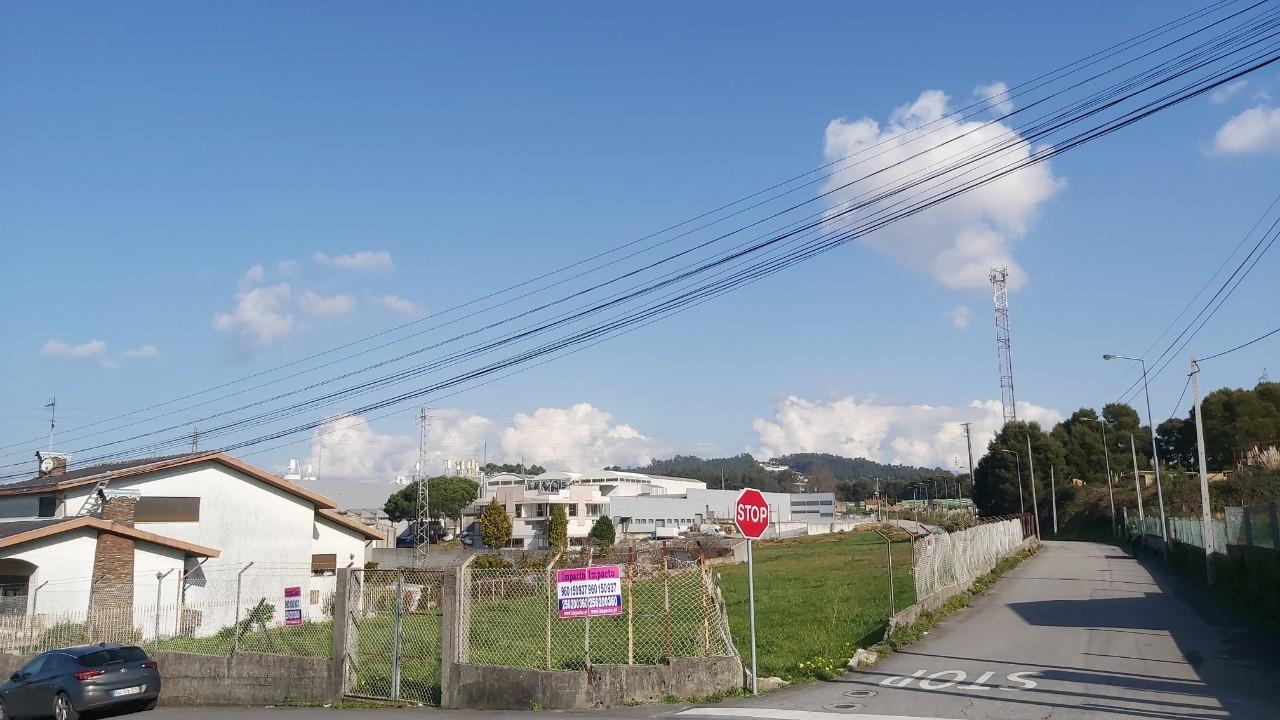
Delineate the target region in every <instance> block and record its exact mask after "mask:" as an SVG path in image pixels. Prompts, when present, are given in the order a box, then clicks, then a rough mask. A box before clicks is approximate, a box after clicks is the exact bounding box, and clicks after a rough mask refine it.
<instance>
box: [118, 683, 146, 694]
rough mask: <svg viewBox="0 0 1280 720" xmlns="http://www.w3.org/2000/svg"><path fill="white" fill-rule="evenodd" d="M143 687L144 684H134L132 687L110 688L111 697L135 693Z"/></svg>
mask: <svg viewBox="0 0 1280 720" xmlns="http://www.w3.org/2000/svg"><path fill="white" fill-rule="evenodd" d="M145 687H146V685H135V686H133V687H127V688H120V689H119V690H112V691H111V697H124V696H125V695H137V694H138V693H140V692H142V690H143V688H145Z"/></svg>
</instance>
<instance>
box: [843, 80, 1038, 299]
mask: <svg viewBox="0 0 1280 720" xmlns="http://www.w3.org/2000/svg"><path fill="white" fill-rule="evenodd" d="M994 86H995V85H992V86H988V87H994ZM948 112H950V107H949V103H948V98H947V96H946V94H945V93H942V92H941V91H938V90H927V91H925V92H923V93H921V94H920V96H919V97H918V98H917V99H916V100H915V101H914V102H912V103H911V104H909V105H904V106H902V107H899V108H897V109H896V110H894V111H893V112H892V113H891V114H890V116H889V120H888V122H887V123H886V124H885V125H884V126H881V125H880V124H879V123H878V122H877V121H876V120H874V119H872V118H869V117H867V118H862V119H860V120H852V121H851V120H847V119H844V118H839V119H836V120H833V121H831V123H830V124H829V125H828V126H827V131H826V139H825V146H824V153H825V155H826V157H827V159H829V160H832V161H836V160H839V159H840V158H844V157H847V156H850V155H853V154H854V153H859V152H861V151H864V150H867V149H868V148H870V147H872V146H876V147H875V150H874V151H870V152H867V153H865V154H863V155H859V156H858V157H857V159H856V160H855V161H853V162H854V163H856V164H852V165H848V166H846V165H845V164H843V163H842V166H841V170H840V171H839V172H837V173H836V174H835V175H834V176H833V177H832V178H831V179H830V180H828V182H827V185H826V189H827V190H833V189H835V188H836V187H839V186H841V185H844V184H846V183H850V182H853V181H854V180H856V179H858V178H861V177H864V176H868V175H870V177H868V178H867V179H865V180H860V181H858V182H854V183H853V184H852V185H850V187H848V188H844V189H842V190H839V191H837V192H836V193H834V194H833V195H832V196H831V205H832V209H833V211H834V210H836V209H838V208H839V207H840V206H841V205H842V203H845V202H848V201H851V200H853V199H854V198H857V197H859V196H861V195H863V194H864V193H868V192H871V191H872V190H873V189H877V188H883V187H884V186H885V185H886V184H889V183H893V184H895V185H896V184H897V183H899V182H902V181H904V180H905V179H906V178H908V176H913V175H914V176H915V177H920V176H923V175H925V174H926V173H928V172H930V169H932V170H937V169H938V168H939V167H945V165H946V163H947V162H948V161H954V158H955V157H956V156H957V155H963V154H966V153H969V154H971V153H974V152H977V151H978V149H979V148H983V147H987V146H995V145H997V144H1001V143H1006V142H1009V143H1010V147H1008V149H1006V150H1004V151H1003V152H1002V153H1000V154H998V155H997V156H996V157H995V158H993V159H991V160H989V161H983V162H984V163H989V164H981V163H980V164H978V165H977V166H973V167H971V173H970V174H969V175H966V176H964V178H957V177H955V176H945V177H943V178H941V179H935V180H932V181H929V182H926V183H923V184H922V185H921V186H919V187H916V188H913V189H911V190H907V191H905V192H904V193H903V194H902V195H898V196H894V198H892V199H891V200H889V201H887V202H896V201H899V200H902V199H903V198H904V197H906V196H916V195H917V194H918V193H919V194H920V195H919V196H920V197H929V196H932V195H934V194H937V193H938V192H942V191H945V190H947V189H950V188H952V187H954V186H955V185H956V184H957V183H961V182H963V181H964V180H966V179H973V178H974V177H976V174H977V173H981V172H983V171H984V170H991V169H995V168H1002V167H1005V166H1008V165H1011V164H1014V163H1016V162H1018V161H1020V160H1024V159H1026V158H1028V157H1029V156H1030V154H1031V149H1030V146H1029V144H1028V143H1026V142H1025V141H1021V139H1020V137H1019V136H1017V135H1016V134H1015V133H1014V132H1013V130H1012V129H1011V128H1010V127H1008V126H1006V125H1004V124H1003V123H986V124H984V123H983V122H980V121H976V120H970V121H965V122H952V121H951V120H947V121H944V122H937V123H935V124H933V125H929V124H930V123H934V121H936V120H939V119H940V118H942V117H943V116H945V115H946V114H947V113H948ZM926 125H928V126H929V127H927V128H925V126H926ZM882 143H883V144H882ZM943 143H946V144H943ZM935 165H936V166H937V167H934V166H935ZM877 171H880V172H877ZM871 173H876V174H874V175H871ZM917 173H918V175H917ZM1062 186H1063V181H1062V180H1060V179H1059V178H1057V177H1055V176H1054V175H1053V172H1052V170H1051V169H1050V167H1049V164H1048V163H1040V164H1037V165H1033V166H1030V167H1026V168H1023V169H1022V170H1019V171H1018V172H1016V173H1012V174H1009V175H1006V176H1004V177H1002V178H1000V179H998V180H995V181H993V182H991V183H988V184H987V185H984V186H982V187H979V188H977V189H975V190H972V191H970V192H968V193H965V194H962V195H959V196H956V197H953V198H951V199H949V200H947V201H946V202H945V203H941V204H939V205H937V206H934V207H932V208H930V209H928V210H925V211H923V212H921V213H919V214H917V215H914V216H912V217H908V218H905V219H903V220H900V221H898V222H895V223H894V224H892V225H890V226H888V227H885V228H883V229H880V230H878V231H876V232H874V233H871V234H869V235H867V236H866V237H865V238H864V239H863V242H864V243H866V245H868V246H869V247H871V248H873V249H875V250H876V251H878V252H880V253H883V254H885V255H887V256H889V257H890V258H893V259H894V260H896V261H898V262H900V263H902V264H904V265H906V266H908V267H911V268H914V269H916V270H919V271H922V272H925V273H928V274H930V275H931V276H933V277H934V278H935V279H936V280H937V281H938V282H940V283H941V284H942V285H943V286H944V287H947V288H951V289H973V288H986V287H988V282H989V281H988V278H987V275H988V272H989V271H990V269H991V267H993V266H996V265H1005V266H1008V268H1009V286H1010V289H1017V288H1019V287H1021V286H1023V285H1024V284H1025V282H1026V275H1025V273H1024V272H1023V271H1022V268H1021V267H1019V266H1018V264H1017V263H1016V262H1014V259H1013V244H1014V242H1015V241H1016V240H1018V239H1019V238H1021V237H1022V236H1023V235H1025V234H1026V233H1027V231H1028V229H1029V226H1030V224H1031V222H1032V221H1033V220H1034V219H1035V216H1036V214H1037V212H1038V210H1039V208H1040V206H1041V205H1042V204H1043V203H1044V202H1045V201H1046V200H1048V199H1049V198H1050V197H1051V196H1052V195H1053V194H1054V192H1056V191H1057V190H1058V189H1059V188H1061V187H1062ZM870 211H871V212H874V208H872V209H871V210H870ZM866 212H868V211H863V212H862V213H861V214H855V215H856V216H860V217H867V215H866ZM845 220H847V216H846V217H842V218H833V219H832V223H833V224H839V223H841V222H842V221H845Z"/></svg>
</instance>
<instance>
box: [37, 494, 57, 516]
mask: <svg viewBox="0 0 1280 720" xmlns="http://www.w3.org/2000/svg"><path fill="white" fill-rule="evenodd" d="M57 514H58V498H56V497H54V496H52V495H42V496H40V504H39V507H38V508H37V512H36V517H43V518H51V517H53V516H55V515H57Z"/></svg>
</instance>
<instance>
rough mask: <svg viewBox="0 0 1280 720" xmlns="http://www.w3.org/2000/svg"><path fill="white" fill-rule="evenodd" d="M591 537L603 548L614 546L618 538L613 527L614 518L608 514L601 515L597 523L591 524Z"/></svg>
mask: <svg viewBox="0 0 1280 720" xmlns="http://www.w3.org/2000/svg"><path fill="white" fill-rule="evenodd" d="M591 537H592V539H594V540H595V541H596V543H597V544H598V545H599V546H600V547H602V548H610V547H613V543H614V541H615V540H617V533H616V532H615V531H614V528H613V520H610V519H609V516H608V515H601V516H600V519H599V520H596V524H595V525H592V526H591Z"/></svg>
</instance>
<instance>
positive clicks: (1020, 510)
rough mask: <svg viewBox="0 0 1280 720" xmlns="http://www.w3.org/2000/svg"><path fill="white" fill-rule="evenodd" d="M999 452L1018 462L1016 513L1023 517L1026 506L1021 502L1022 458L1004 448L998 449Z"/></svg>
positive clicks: (1015, 451) (1013, 451)
mask: <svg viewBox="0 0 1280 720" xmlns="http://www.w3.org/2000/svg"><path fill="white" fill-rule="evenodd" d="M1000 452H1006V453H1009V454H1010V455H1012V456H1013V457H1014V458H1016V459H1017V461H1018V511H1019V512H1021V513H1022V514H1023V515H1026V514H1027V505H1026V503H1024V502H1023V501H1022V456H1021V455H1019V454H1018V451H1017V450H1006V449H1004V448H1000Z"/></svg>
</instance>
